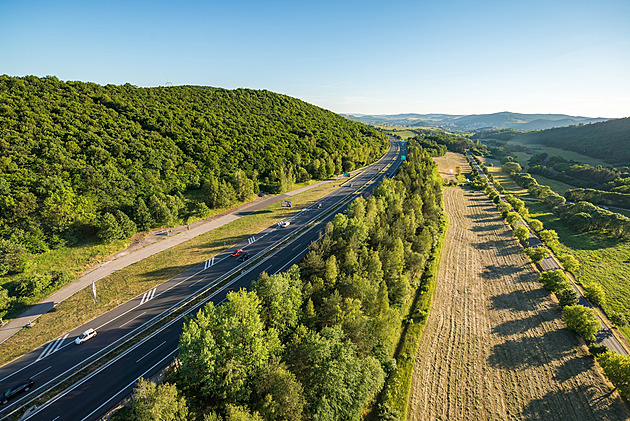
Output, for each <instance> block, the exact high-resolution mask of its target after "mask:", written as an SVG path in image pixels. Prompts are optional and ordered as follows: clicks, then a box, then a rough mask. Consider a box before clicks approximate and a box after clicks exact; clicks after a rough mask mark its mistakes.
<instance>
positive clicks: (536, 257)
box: [525, 247, 549, 264]
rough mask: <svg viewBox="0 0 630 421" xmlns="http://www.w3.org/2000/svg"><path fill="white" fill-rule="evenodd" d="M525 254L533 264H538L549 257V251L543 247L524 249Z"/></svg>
mask: <svg viewBox="0 0 630 421" xmlns="http://www.w3.org/2000/svg"><path fill="white" fill-rule="evenodd" d="M525 254H527V256H528V257H529V258H530V259H531V261H532V262H533V263H534V264H538V263H540V262H542V261H543V259H545V258H546V257H547V256H549V250H547V249H546V248H545V247H528V248H526V249H525Z"/></svg>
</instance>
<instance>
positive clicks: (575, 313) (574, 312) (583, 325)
mask: <svg viewBox="0 0 630 421" xmlns="http://www.w3.org/2000/svg"><path fill="white" fill-rule="evenodd" d="M562 320H564V323H565V324H566V325H567V327H568V328H569V329H570V330H572V331H574V332H575V333H576V334H577V335H578V336H579V337H580V338H582V339H585V340H587V341H594V340H595V334H596V333H597V332H599V326H600V324H599V319H598V318H597V315H596V313H595V310H593V309H592V308H589V307H584V306H582V305H574V306H566V307H564V308H563V309H562Z"/></svg>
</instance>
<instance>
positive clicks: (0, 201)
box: [0, 76, 388, 276]
mask: <svg viewBox="0 0 630 421" xmlns="http://www.w3.org/2000/svg"><path fill="white" fill-rule="evenodd" d="M387 146H388V142H387V139H386V137H385V136H384V135H382V134H380V133H378V132H377V131H376V130H374V129H372V128H370V127H367V126H365V125H362V124H360V123H356V122H352V121H349V120H347V119H345V118H343V117H341V116H339V115H337V114H334V113H332V112H329V111H326V110H324V109H321V108H319V107H316V106H313V105H310V104H307V103H305V102H303V101H300V100H298V99H295V98H291V97H288V96H285V95H279V94H275V93H272V92H268V91H256V90H248V89H237V90H226V89H218V88H211V87H195V86H181V87H169V88H137V87H135V86H131V85H128V84H127V85H123V86H114V85H106V86H100V85H97V84H94V83H83V82H63V81H60V80H58V79H57V78H55V77H45V78H37V77H32V76H29V77H24V78H17V77H9V76H0V255H2V257H0V276H2V275H4V274H7V273H8V274H11V273H16V272H19V271H20V270H22V269H23V268H24V266H25V265H26V259H27V256H28V254H29V253H41V252H45V251H47V250H49V249H52V248H55V247H58V246H60V245H72V244H80V243H85V242H90V241H95V240H98V241H105V242H107V241H112V240H115V239H117V238H125V237H128V236H130V235H132V234H133V233H135V231H136V229H138V230H145V229H148V228H150V227H153V226H163V225H169V224H172V223H175V222H177V221H182V220H185V219H186V218H187V217H188V216H192V215H203V214H204V213H207V212H208V210H209V209H210V208H213V207H214V208H222V207H226V206H229V205H230V204H231V203H234V202H235V201H238V200H245V199H247V198H248V197H251V196H253V194H254V193H256V192H258V191H259V189H260V190H265V191H270V192H280V191H283V190H285V189H286V188H288V187H289V186H290V185H291V184H293V183H294V182H296V181H297V182H302V181H307V180H309V179H311V178H314V179H324V178H327V177H329V176H331V175H333V174H339V173H342V172H344V171H348V170H352V169H354V168H356V167H358V166H362V165H364V164H366V163H368V162H372V161H374V160H375V159H376V158H377V157H379V156H380V155H381V154H382V153H383V152H384V151H385V150H386V148H387Z"/></svg>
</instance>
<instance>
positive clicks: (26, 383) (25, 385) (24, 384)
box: [1, 379, 33, 404]
mask: <svg viewBox="0 0 630 421" xmlns="http://www.w3.org/2000/svg"><path fill="white" fill-rule="evenodd" d="M31 387H33V380H31V379H26V380H23V381H21V382H19V383H16V384H14V385H13V386H11V387H10V388H8V389H7V390H5V391H4V393H3V394H2V398H1V399H2V404H6V403H7V402H9V399H13V398H14V397H15V396H16V395H19V394H20V393H22V392H26V391H27V390H29V389H30V388H31Z"/></svg>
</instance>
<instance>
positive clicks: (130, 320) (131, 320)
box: [118, 311, 146, 327]
mask: <svg viewBox="0 0 630 421" xmlns="http://www.w3.org/2000/svg"><path fill="white" fill-rule="evenodd" d="M145 313H146V311H143V312H142V313H140V314H139V315H137V316H136V317H134V318H133V319H129V320H127V321H126V322H125V323H123V324H121V325H120V326H118V327H123V326H124V325H126V324H127V323H129V322H133V321H134V320H136V319H137V318H138V317H140V316H142V315H143V314H145Z"/></svg>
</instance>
